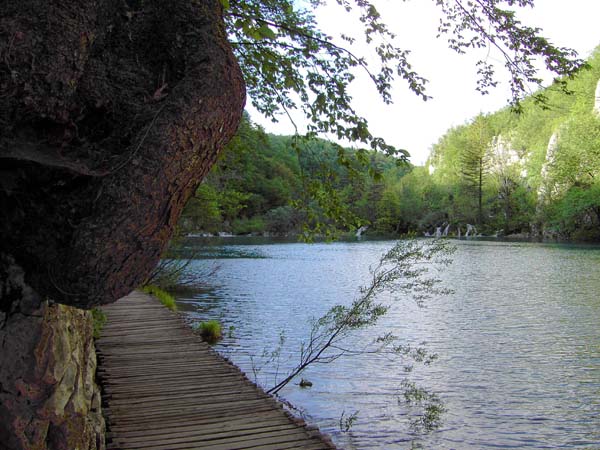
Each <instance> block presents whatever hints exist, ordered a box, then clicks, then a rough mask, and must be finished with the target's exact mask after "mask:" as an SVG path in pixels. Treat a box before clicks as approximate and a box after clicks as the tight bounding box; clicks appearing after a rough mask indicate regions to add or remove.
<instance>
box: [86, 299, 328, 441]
mask: <svg viewBox="0 0 600 450" xmlns="http://www.w3.org/2000/svg"><path fill="white" fill-rule="evenodd" d="M104 310H105V312H106V314H107V317H108V322H107V324H106V325H105V327H104V330H103V331H102V336H101V337H100V339H98V340H97V341H96V346H97V354H98V376H99V378H100V380H101V384H102V387H103V392H102V399H103V404H104V405H105V407H104V414H105V417H106V420H107V428H108V430H109V432H108V433H107V449H122V450H126V449H152V450H161V449H162V450H167V449H168V450H177V449H188V448H195V449H211V450H231V449H234V448H240V449H242V448H248V449H265V450H275V449H281V450H283V449H304V450H317V449H331V448H335V447H334V446H333V444H332V443H331V441H330V440H329V439H328V438H327V437H326V436H324V435H322V434H320V433H319V432H315V431H313V430H311V429H307V428H306V426H305V424H304V422H303V421H302V420H298V419H294V418H292V417H291V416H290V415H289V413H287V412H285V411H284V410H283V408H282V405H281V404H280V403H278V402H276V401H275V400H274V399H273V398H272V397H270V396H268V395H266V394H265V393H264V392H263V391H262V390H261V389H260V388H258V387H257V386H256V385H255V384H254V383H252V382H251V381H250V380H248V378H247V377H246V376H245V374H244V373H243V372H241V371H240V370H239V368H237V367H236V366H234V365H233V364H232V363H231V362H230V361H228V360H227V359H225V358H223V357H221V356H220V355H218V354H217V353H216V352H215V351H213V350H212V348H210V346H208V345H207V344H206V343H204V342H202V341H201V339H200V338H199V337H198V336H197V335H196V334H195V333H194V332H193V331H192V330H191V329H190V328H189V326H187V325H186V324H184V323H183V321H182V320H181V318H179V317H178V316H177V315H175V314H174V313H172V312H170V311H168V310H167V309H166V308H164V307H162V306H161V305H159V304H158V302H157V301H156V300H155V299H153V298H152V297H151V296H148V295H147V294H142V293H139V292H134V293H132V294H130V295H129V296H127V297H125V298H123V299H121V300H119V301H118V302H117V303H115V304H113V305H110V306H107V307H105V308H104Z"/></svg>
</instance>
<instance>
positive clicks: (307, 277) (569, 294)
mask: <svg viewBox="0 0 600 450" xmlns="http://www.w3.org/2000/svg"><path fill="white" fill-rule="evenodd" d="M392 244H393V243H392V242H362V243H336V244H313V245H307V244H275V245H256V246H231V247H229V246H223V247H222V248H221V249H220V250H219V251H220V252H221V253H223V252H224V253H225V254H227V252H228V251H229V250H231V254H232V255H234V256H235V255H237V257H234V258H227V259H219V265H220V267H221V268H220V270H219V272H218V274H217V275H216V277H215V279H216V280H218V281H217V282H216V283H215V284H214V285H213V286H208V287H207V288H206V289H205V290H203V291H199V292H198V293H196V294H195V295H193V296H188V297H186V298H180V299H179V301H180V303H181V305H182V308H181V309H182V310H184V311H185V312H186V313H187V314H189V317H190V318H191V320H205V319H207V318H220V319H221V320H222V321H223V323H224V328H225V330H227V329H228V328H229V326H233V327H234V331H233V334H232V337H226V338H225V339H224V340H223V342H222V343H221V344H219V346H218V349H219V350H220V351H222V352H225V353H227V354H228V356H229V357H231V358H232V359H233V360H234V361H235V362H236V363H237V364H239V365H240V366H241V367H242V369H243V370H245V371H246V372H247V373H248V374H249V375H250V376H252V374H253V370H252V367H253V366H254V368H255V369H260V370H259V371H258V372H257V373H258V375H257V378H258V381H265V380H266V381H268V382H269V383H270V382H271V381H272V380H273V379H274V377H275V372H276V367H278V369H277V373H278V374H281V373H283V372H285V369H286V368H289V367H291V366H292V365H293V363H294V362H295V360H296V358H297V356H298V350H299V348H300V343H301V342H302V340H303V339H305V337H306V336H307V332H308V329H309V325H308V322H309V320H310V319H311V318H312V317H318V316H320V315H321V314H323V313H324V312H325V311H326V310H327V309H328V308H329V307H330V306H331V305H334V304H337V303H344V302H346V303H347V302H349V301H350V300H351V299H352V298H353V297H354V296H355V295H356V291H357V287H358V286H359V285H360V284H361V282H364V281H365V280H366V277H367V275H368V266H369V264H373V263H374V262H376V261H377V260H378V258H379V256H380V255H381V254H382V253H383V252H384V251H385V250H387V249H388V248H389V247H390V246H391V245H392ZM240 255H241V257H240ZM244 255H246V256H247V255H260V258H257V257H246V256H244ZM213 263H214V261H212V260H211V259H206V260H198V261H194V262H193V263H192V269H194V267H195V268H196V270H199V271H201V270H204V268H205V267H206V266H207V265H210V264H213ZM599 269H600V249H598V248H594V247H585V246H579V247H574V246H560V245H540V244H527V243H499V242H473V241H469V242H465V241H461V242H459V243H458V251H457V253H456V254H455V257H454V263H453V264H452V265H451V266H450V267H449V268H448V269H446V270H445V271H444V272H442V273H441V278H443V280H444V282H445V283H446V285H447V286H449V287H451V288H452V289H454V291H455V292H454V294H453V295H450V296H448V297H445V298H440V299H433V300H432V301H430V302H429V303H428V307H427V308H426V309H420V308H417V307H416V306H415V305H414V303H412V302H410V301H400V302H398V303H397V304H395V306H394V307H393V308H392V309H391V311H390V313H389V315H388V316H387V317H386V318H385V320H383V321H382V323H381V324H380V329H381V330H388V329H391V330H393V331H394V332H395V333H396V334H397V335H399V336H400V337H401V338H402V339H403V340H404V341H405V342H409V343H411V344H412V345H418V344H419V343H422V342H424V341H426V342H427V346H428V348H430V350H432V351H434V352H437V353H439V356H440V357H439V359H438V360H437V361H436V362H435V363H434V364H433V365H432V366H431V367H427V368H421V367H416V368H415V369H414V371H413V372H412V373H411V374H410V377H411V379H413V380H415V381H417V382H419V383H421V384H423V385H425V386H426V387H428V388H430V389H432V390H434V391H435V392H437V393H438V394H439V395H440V397H441V398H442V399H443V400H444V402H445V406H446V408H447V409H448V412H447V413H446V415H445V416H444V423H443V425H442V427H441V428H440V429H438V430H437V431H435V432H432V433H429V434H427V435H419V434H416V433H414V432H413V431H411V429H410V427H409V426H408V422H409V419H410V417H411V414H412V410H411V409H410V408H408V407H407V406H406V405H405V404H404V403H403V402H402V401H399V399H400V400H402V398H401V396H400V386H401V382H402V380H404V379H405V378H406V377H407V376H408V375H407V373H406V372H405V370H404V366H403V364H399V363H398V362H393V361H390V360H389V359H385V358H381V357H366V358H361V359H345V360H344V359H341V360H338V361H336V362H335V363H334V364H329V365H319V366H315V367H312V368H309V369H308V370H307V371H306V373H305V374H304V376H305V377H306V378H309V379H310V380H311V381H312V382H313V383H314V384H313V387H312V388H311V389H301V388H299V387H298V386H297V385H290V386H288V387H287V388H285V389H284V391H282V394H283V395H284V396H285V397H286V398H287V399H288V400H290V401H291V402H292V403H293V404H295V405H297V406H299V407H300V408H301V409H302V410H304V411H305V412H306V414H307V415H308V417H309V419H311V420H312V421H314V423H316V424H317V425H319V426H320V427H321V428H322V429H323V430H324V431H326V432H330V433H331V434H333V435H334V438H335V439H336V440H337V442H338V443H339V444H340V445H342V446H343V447H344V448H348V449H354V448H356V449H377V448H378V449H391V448H399V449H403V448H411V445H413V443H415V444H417V443H418V444H420V445H422V446H423V448H436V449H437V448H439V449H451V448H460V449H479V448H600V431H599V430H600V395H599V394H600V295H598V293H599V292H600V277H598V276H597V274H598V273H600V270H599ZM211 281H212V280H211ZM282 330H284V332H285V336H286V341H285V346H284V349H283V351H282V353H281V356H280V357H279V361H278V363H274V364H270V365H269V366H266V367H258V366H260V358H259V356H260V355H261V354H262V353H263V351H264V350H265V349H273V348H274V347H275V346H276V344H277V342H278V339H279V336H280V332H281V331H282ZM373 336H375V332H374V331H373V330H367V331H365V335H363V336H359V337H358V338H357V341H356V343H360V342H364V340H365V339H368V338H372V337H373ZM251 356H252V358H251ZM342 411H345V413H346V414H349V413H352V412H354V411H359V414H358V419H357V421H356V422H355V424H354V426H353V428H352V430H351V432H349V433H341V432H340V430H339V419H340V415H341V413H342Z"/></svg>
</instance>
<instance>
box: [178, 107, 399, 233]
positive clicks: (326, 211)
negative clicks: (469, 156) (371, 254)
mask: <svg viewBox="0 0 600 450" xmlns="http://www.w3.org/2000/svg"><path fill="white" fill-rule="evenodd" d="M368 168H370V169H368ZM409 170H410V169H409V167H408V166H399V165H398V161H397V160H396V159H395V158H393V157H390V156H386V155H383V154H381V153H377V152H374V151H364V150H354V149H342V148H341V147H340V146H339V145H337V144H334V143H331V142H328V141H325V140H321V139H311V140H304V139H300V138H294V137H291V136H276V135H272V134H266V133H265V132H264V131H263V130H262V129H261V128H260V127H258V126H256V125H254V124H253V123H252V122H251V120H250V118H249V116H248V115H245V117H244V119H243V122H242V124H241V126H240V129H239V131H238V134H237V136H236V137H235V138H234V140H233V141H232V142H231V143H230V144H229V146H228V148H227V149H226V151H224V152H223V155H222V157H221V159H220V160H219V162H218V163H217V165H216V166H215V167H214V168H213V170H212V171H211V173H210V174H209V175H208V177H207V178H206V180H205V181H204V182H203V183H202V185H201V186H200V187H199V188H198V190H197V191H196V193H195V195H194V197H193V198H192V199H191V200H190V202H189V203H188V205H187V207H186V209H185V211H184V215H183V220H182V225H183V227H184V229H185V231H188V232H189V231H194V232H204V233H216V232H228V233H233V234H248V233H265V232H266V233H272V234H288V233H292V234H293V233H300V232H302V231H303V230H304V229H306V228H310V229H311V230H313V231H317V232H318V233H322V234H329V233H332V232H333V231H335V230H340V231H351V230H353V229H356V228H358V227H360V226H362V225H365V224H376V223H378V220H379V218H380V217H383V215H384V214H383V211H384V210H386V208H387V207H388V206H387V204H386V203H385V202H382V201H381V200H382V192H383V188H384V184H385V182H384V179H399V178H400V177H401V176H402V175H403V174H405V173H407V172H408V171H409Z"/></svg>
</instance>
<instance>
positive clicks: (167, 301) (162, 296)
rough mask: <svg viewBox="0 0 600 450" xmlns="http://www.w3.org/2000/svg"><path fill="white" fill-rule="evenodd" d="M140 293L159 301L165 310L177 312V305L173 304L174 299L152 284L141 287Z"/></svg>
mask: <svg viewBox="0 0 600 450" xmlns="http://www.w3.org/2000/svg"><path fill="white" fill-rule="evenodd" d="M141 291H142V292H145V293H146V294H150V295H153V296H154V297H156V298H157V299H158V301H160V302H161V303H162V304H163V305H164V306H165V307H166V308H168V309H170V310H171V311H177V304H176V303H175V297H173V296H172V295H171V294H169V293H168V292H167V291H165V290H163V289H161V288H159V287H158V286H154V285H152V284H149V285H146V286H143V287H142V288H141Z"/></svg>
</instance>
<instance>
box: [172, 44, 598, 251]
mask: <svg viewBox="0 0 600 450" xmlns="http://www.w3.org/2000/svg"><path fill="white" fill-rule="evenodd" d="M589 64H590V69H589V70H585V71H582V72H581V73H580V74H579V75H578V76H577V77H576V78H574V79H572V80H563V82H564V83H566V86H567V88H568V91H569V92H570V94H569V95H567V94H565V93H564V91H563V90H562V89H559V88H558V87H556V86H555V87H550V88H547V89H545V90H544V91H542V92H538V93H537V97H539V96H540V95H542V96H544V97H545V98H546V101H545V102H544V103H541V104H540V103H539V102H536V101H535V100H534V99H533V98H530V99H527V100H525V101H524V102H523V104H522V111H521V112H520V113H517V112H515V111H514V110H513V109H511V108H509V107H507V108H505V109H503V110H501V111H498V112H496V113H494V114H489V115H479V116H477V117H475V118H473V119H472V120H470V121H468V122H467V123H465V124H464V125H461V126H458V127H456V128H453V129H451V130H449V131H448V132H447V133H446V134H445V135H444V136H442V137H441V138H440V139H439V141H438V142H437V143H436V144H435V145H434V146H433V148H432V150H431V154H430V157H429V159H428V161H427V163H426V165H425V166H422V167H415V166H409V165H399V164H397V163H396V160H395V159H394V158H393V157H390V156H385V155H382V154H381V153H376V152H372V151H365V150H353V149H346V151H341V147H339V145H337V144H334V143H331V142H327V141H324V140H319V139H312V140H305V139H301V138H297V137H296V138H295V137H290V136H275V135H271V134H266V133H265V132H264V131H263V130H262V129H261V128H260V127H258V126H257V125H255V124H253V123H252V122H251V120H250V118H249V117H248V116H247V115H246V116H245V117H244V120H243V123H242V125H241V127H240V129H239V131H238V134H237V136H236V138H235V139H234V141H233V142H232V143H231V144H230V145H229V147H228V149H226V151H225V152H224V153H223V155H222V157H221V159H220V161H219V163H218V164H217V165H216V166H215V168H214V169H213V170H212V172H211V173H210V175H209V176H208V178H207V179H206V180H205V182H204V183H203V184H202V185H201V186H200V188H199V189H198V190H197V192H196V194H195V196H194V198H193V199H192V200H191V201H190V203H189V204H188V205H187V208H186V210H185V213H184V219H183V221H182V224H183V225H184V229H185V230H186V231H191V232H205V233H216V232H229V233H233V234H248V233H265V232H268V233H274V234H286V233H299V232H302V231H303V229H306V228H311V229H313V230H314V229H316V231H317V232H323V233H330V232H331V231H332V230H334V229H338V230H342V231H352V230H355V229H356V228H358V227H360V226H363V225H368V226H369V232H379V233H405V232H409V231H415V232H419V233H435V231H436V230H437V229H438V228H439V230H440V231H441V230H443V229H445V228H446V227H448V230H449V232H450V234H458V233H459V232H460V233H463V234H464V233H465V232H466V229H467V224H471V225H473V226H475V227H476V228H477V232H478V233H483V234H487V235H515V234H519V235H521V236H530V237H534V236H544V237H556V238H561V239H585V240H598V239H600V180H599V178H598V177H599V176H600V118H599V113H598V108H599V107H600V106H599V105H598V104H596V102H597V101H596V98H595V92H596V85H597V81H598V78H599V77H600V51H598V50H597V51H596V52H595V53H594V54H593V55H592V57H591V58H590V61H589ZM379 175H381V176H379ZM331 218H334V219H331ZM459 230H460V231H459Z"/></svg>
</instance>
